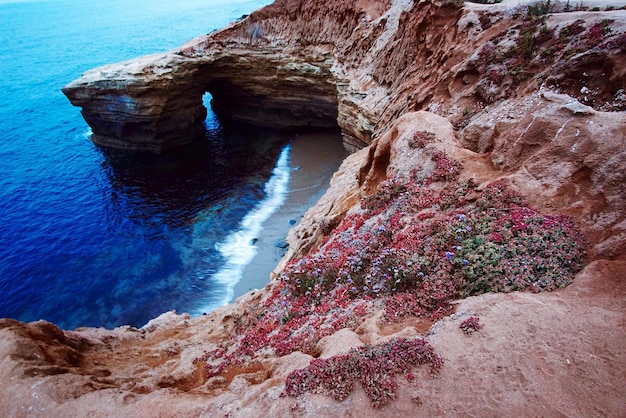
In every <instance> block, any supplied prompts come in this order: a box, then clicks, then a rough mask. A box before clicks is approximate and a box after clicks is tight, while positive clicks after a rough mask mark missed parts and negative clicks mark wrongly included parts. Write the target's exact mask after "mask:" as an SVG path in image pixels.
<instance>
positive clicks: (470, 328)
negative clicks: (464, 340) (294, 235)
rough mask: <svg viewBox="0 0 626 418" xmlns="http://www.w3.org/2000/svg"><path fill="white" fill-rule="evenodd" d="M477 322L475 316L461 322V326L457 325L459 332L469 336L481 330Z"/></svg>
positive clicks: (477, 319) (478, 319)
mask: <svg viewBox="0 0 626 418" xmlns="http://www.w3.org/2000/svg"><path fill="white" fill-rule="evenodd" d="M479 321H480V318H478V317H477V316H470V317H469V318H467V319H466V320H465V321H463V322H461V325H459V328H461V330H462V331H463V332H464V333H465V334H467V335H469V334H471V333H472V332H474V331H478V330H479V329H481V328H482V326H481V325H480V322H479Z"/></svg>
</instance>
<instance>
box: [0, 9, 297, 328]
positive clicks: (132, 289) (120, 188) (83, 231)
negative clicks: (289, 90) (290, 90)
mask: <svg viewBox="0 0 626 418" xmlns="http://www.w3.org/2000/svg"><path fill="white" fill-rule="evenodd" d="M269 2H270V1H269V0H264V1H259V0H257V1H252V0H241V1H236V0H235V1H233V0H229V1H226V0H175V1H158V0H109V1H106V2H103V1H100V0H59V1H26V2H13V3H11V2H6V1H2V0H0V28H1V29H0V57H1V59H0V92H1V94H2V98H1V99H0V139H1V143H0V317H12V318H16V319H19V320H22V321H33V320H38V319H46V320H49V321H53V322H55V323H57V324H59V325H60V326H62V327H65V328H75V327H79V326H106V327H114V326H118V325H122V324H130V325H134V326H141V325H143V324H144V323H145V322H146V321H148V320H149V319H150V318H152V317H154V316H156V315H158V314H160V313H161V312H163V311H164V310H167V309H177V310H178V311H191V312H193V311H194V310H197V309H201V308H202V309H210V308H211V307H217V306H219V305H221V304H224V303H225V302H228V300H229V298H230V297H231V296H232V295H231V294H230V293H229V291H230V290H229V286H230V287H232V283H226V282H224V278H223V274H222V275H221V276H220V272H221V270H220V269H223V268H225V266H226V267H227V266H228V263H229V261H232V260H229V257H233V254H234V256H237V251H236V249H235V251H233V248H232V247H233V245H236V241H237V239H244V240H245V239H248V237H249V235H250V234H252V235H251V236H253V234H255V233H258V231H257V229H255V228H257V227H258V224H259V222H260V221H262V220H263V219H264V218H266V217H267V216H269V214H270V213H271V211H272V210H274V209H275V208H276V207H277V206H278V205H280V203H281V198H282V197H281V196H283V195H284V189H285V187H286V183H285V181H288V175H289V174H288V173H289V164H288V163H289V147H288V146H287V144H288V141H289V138H288V137H287V136H286V135H285V134H280V133H275V132H270V131H267V132H266V131H260V130H259V129H249V130H246V129H245V128H242V127H230V126H228V125H224V124H220V123H219V121H217V120H216V119H215V117H214V116H213V115H212V114H211V113H210V114H209V117H208V119H207V135H206V140H205V141H200V142H198V143H196V144H194V145H193V146H191V147H187V148H185V149H183V150H180V151H178V152H176V153H174V154H169V155H166V156H160V157H155V156H141V155H128V154H124V153H116V152H111V151H105V150H102V149H100V148H98V147H96V146H95V145H93V144H92V143H91V141H89V139H88V135H89V130H88V127H87V125H86V124H85V122H84V121H83V119H82V117H81V116H80V111H79V109H77V108H74V107H72V106H71V105H70V103H69V101H68V100H67V99H66V98H65V97H64V96H63V94H62V93H61V90H60V89H61V87H62V86H63V85H64V84H66V83H68V82H70V81H71V80H73V79H75V78H77V77H79V76H80V74H81V73H82V72H84V71H86V70H88V69H90V68H93V67H96V66H98V65H102V64H106V63H111V62H118V61H122V60H126V59H130V58H133V57H135V56H139V55H145V54H149V53H154V52H160V51H164V50H167V49H170V48H173V47H176V46H178V45H180V44H181V43H183V42H184V41H186V40H189V39H191V38H193V37H195V36H198V35H201V34H203V33H207V32H210V31H212V30H214V29H217V28H219V27H222V26H224V25H226V24H227V23H229V22H230V21H232V20H234V19H236V18H238V17H240V16H241V15H242V14H247V13H250V12H251V11H252V10H254V9H256V8H259V7H260V6H262V5H264V4H267V3H269ZM246 222H247V223H246ZM234 232H236V233H235V234H234ZM246 234H248V235H246ZM229 247H230V248H229ZM229 251H230V252H229ZM222 273H223V271H222ZM207 307H208V308H207Z"/></svg>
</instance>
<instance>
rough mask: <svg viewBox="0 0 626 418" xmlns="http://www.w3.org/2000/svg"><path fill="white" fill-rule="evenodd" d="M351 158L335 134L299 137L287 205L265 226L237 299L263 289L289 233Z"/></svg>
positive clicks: (311, 134) (283, 252)
mask: <svg viewBox="0 0 626 418" xmlns="http://www.w3.org/2000/svg"><path fill="white" fill-rule="evenodd" d="M347 155H348V152H347V151H346V150H345V149H344V148H343V145H342V143H341V136H340V135H339V133H334V132H326V131H321V132H309V133H302V134H300V135H298V136H297V137H296V138H295V139H294V142H293V145H292V148H291V167H292V170H291V177H290V179H289V194H288V195H287V199H286V200H285V203H284V204H283V205H282V206H281V207H280V208H279V209H278V210H277V211H276V212H275V213H274V214H273V215H272V216H271V218H270V219H269V220H267V221H266V222H265V224H264V225H263V232H262V234H261V236H259V237H258V241H257V242H256V247H257V254H256V256H255V257H254V259H253V260H252V262H251V263H250V264H249V265H248V266H247V267H246V268H245V269H244V271H243V278H242V279H241V281H240V282H239V283H237V285H236V286H235V296H234V298H235V299H236V298H238V297H239V296H241V295H243V294H244V293H246V292H248V291H250V290H253V289H261V288H262V287H264V286H265V285H266V284H267V283H268V282H269V280H270V274H271V272H272V271H273V270H274V269H275V268H276V265H277V264H278V261H279V260H280V259H281V258H282V257H283V255H284V254H285V250H286V248H285V245H286V242H285V238H286V237H287V232H288V231H289V229H290V228H291V227H292V226H293V225H295V224H297V223H298V222H300V219H301V218H302V216H303V215H304V213H305V212H306V211H307V210H308V209H309V208H310V207H312V206H313V205H315V203H316V202H317V201H318V200H319V198H320V197H321V196H322V195H323V194H324V192H325V191H326V189H327V188H328V183H329V181H330V179H331V177H332V175H333V173H334V172H335V171H337V168H338V167H339V165H340V164H341V162H342V161H343V159H344V158H345V157H346V156H347Z"/></svg>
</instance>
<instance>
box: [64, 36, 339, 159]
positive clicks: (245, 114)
mask: <svg viewBox="0 0 626 418" xmlns="http://www.w3.org/2000/svg"><path fill="white" fill-rule="evenodd" d="M185 53H187V54H188V53H189V51H185V50H182V51H172V52H169V53H165V54H159V55H152V56H147V57H142V58H139V59H136V60H133V61H128V62H123V63H119V64H113V65H108V66H105V67H100V68H96V69H94V70H91V71H89V72H87V73H85V74H83V76H82V77H81V78H79V79H78V80H75V81H73V82H72V83H70V84H68V85H67V86H65V87H64V88H63V92H64V93H65V94H66V95H67V97H68V98H69V99H70V101H71V102H72V103H73V104H74V105H76V106H80V107H82V114H83V117H84V118H85V120H86V122H87V123H88V124H89V125H90V127H91V128H92V131H93V137H92V139H93V141H94V142H95V143H97V144H99V145H102V146H105V147H111V148H121V149H127V150H135V151H148V152H162V151H164V150H167V149H169V148H174V147H177V146H181V145H184V144H187V143H189V142H191V141H193V140H195V139H196V138H197V137H198V136H201V135H202V133H203V132H204V120H205V118H206V108H205V107H204V104H203V101H202V97H203V95H204V93H206V92H209V93H211V95H212V97H213V100H212V105H213V107H214V109H215V110H216V112H217V113H218V114H219V115H220V116H223V117H226V118H229V119H232V120H235V121H240V122H245V123H250V124H254V125H260V126H268V127H281V128H286V127H289V128H291V127H296V128H297V127H333V126H337V90H336V88H335V86H334V83H333V76H332V74H331V73H330V66H331V64H332V58H331V57H330V54H321V55H320V54H312V55H309V56H306V57H304V56H303V57H294V56H282V55H281V54H276V53H275V52H272V51H270V52H266V51H254V50H243V49H237V48H229V49H224V50H222V51H218V52H217V53H216V54H214V55H212V56H211V57H210V59H206V57H204V56H203V57H202V58H201V59H198V58H194V57H187V56H185V55H184V54H185Z"/></svg>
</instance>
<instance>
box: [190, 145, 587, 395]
mask: <svg viewBox="0 0 626 418" xmlns="http://www.w3.org/2000/svg"><path fill="white" fill-rule="evenodd" d="M418 139H419V140H420V141H419V146H423V145H424V144H422V142H425V141H422V139H424V138H418ZM425 139H428V138H425ZM432 160H433V161H434V162H435V167H434V168H433V170H432V173H431V175H430V176H428V177H426V178H423V174H422V177H421V178H420V177H419V176H418V175H417V174H415V173H413V174H412V175H411V176H406V177H394V178H389V179H387V180H386V181H384V182H382V183H381V184H380V185H379V187H378V189H377V191H376V192H375V193H374V194H372V195H370V196H368V197H366V198H364V199H363V201H362V204H361V210H360V211H359V212H357V213H355V214H352V215H350V216H347V217H346V218H345V219H344V220H343V221H342V222H341V223H340V224H339V225H338V226H337V227H336V228H335V229H334V230H333V231H332V232H331V233H330V234H329V236H328V238H327V240H326V241H325V242H324V243H323V244H322V245H321V246H320V247H319V248H318V249H317V250H316V251H315V252H313V253H312V254H310V255H308V256H307V257H305V258H302V259H299V260H294V261H292V262H291V263H290V264H289V265H287V266H286V268H285V269H284V271H283V273H282V274H281V276H280V281H279V283H278V284H277V285H275V286H274V287H273V290H272V292H271V293H270V294H269V295H268V296H267V297H265V299H264V300H263V301H262V302H260V303H258V304H257V305H253V306H250V307H249V308H248V311H247V313H246V315H243V316H242V317H241V318H238V319H237V330H236V334H235V336H234V337H233V339H232V341H228V342H227V343H222V344H219V345H217V346H215V347H214V348H213V349H212V350H210V351H207V352H206V353H205V355H204V356H202V357H201V358H199V359H198V361H204V362H206V369H207V372H208V375H209V377H211V376H215V375H218V374H220V373H221V372H222V371H224V369H225V368H226V367H228V366H231V365H233V364H237V363H241V362H247V361H250V360H253V359H255V358H257V357H259V356H261V355H276V356H283V355H286V354H289V353H291V352H294V351H302V352H304V353H309V354H315V346H316V344H317V342H318V341H319V340H320V339H321V338H323V337H325V336H327V335H331V334H333V333H334V332H336V331H338V330H339V329H342V328H346V327H347V328H351V329H355V328H356V327H357V326H358V325H359V324H360V323H361V322H362V321H363V320H364V319H365V318H366V317H367V315H368V314H370V313H373V312H374V311H376V310H380V309H384V320H386V321H397V320H399V319H401V318H403V317H406V316H409V315H411V316H416V317H419V316H427V317H430V318H438V317H440V316H442V315H444V314H445V313H446V312H447V311H448V308H449V305H450V302H451V301H452V300H454V299H458V298H460V297H466V296H470V295H476V294H480V293H484V292H510V291H515V290H531V291H535V292H537V291H542V290H552V289H555V288H558V287H563V286H566V285H567V284H569V283H570V282H571V281H572V279H573V277H574V274H575V273H576V272H578V271H579V270H580V269H582V267H583V262H584V255H585V251H584V242H583V238H582V235H581V234H580V232H579V231H578V230H577V229H576V228H575V226H574V225H573V224H572V223H571V221H570V220H569V219H568V218H566V217H562V216H552V215H542V214H540V213H538V212H537V211H536V210H534V209H532V208H530V207H528V206H527V205H526V204H525V202H524V199H523V198H522V197H521V196H520V195H518V194H516V193H514V192H513V191H512V190H510V189H509V188H507V187H506V186H505V185H503V184H500V183H494V184H491V185H489V186H488V187H486V188H485V189H484V190H477V188H476V185H475V184H473V183H472V181H470V180H459V179H458V176H459V173H460V170H461V169H462V165H461V164H460V163H459V162H458V161H455V160H453V159H451V158H450V157H448V156H446V155H445V154H444V153H441V152H435V153H433V155H432ZM476 196H478V197H476ZM416 346H419V347H420V349H419V350H418V351H421V352H423V353H422V354H423V355H424V356H425V357H424V356H421V355H420V356H421V357H420V356H418V357H419V358H420V359H421V360H419V361H418V360H415V361H401V362H397V363H396V364H395V365H393V367H392V366H389V367H387V366H384V367H383V366H381V365H380V364H383V363H384V364H393V363H394V362H396V361H397V359H399V358H403V357H404V358H410V357H407V356H409V355H410V354H411V353H414V352H415V350H416V348H415V347H416ZM362 350H365V351H362ZM362 350H361V351H359V350H356V351H352V352H351V353H350V354H349V355H347V356H340V357H338V358H331V359H326V360H323V361H322V360H315V361H314V362H312V363H311V366H309V367H308V368H307V369H304V370H300V371H295V372H293V373H292V374H291V375H290V376H289V378H288V380H287V387H286V392H285V393H286V394H287V395H297V394H299V393H302V392H303V391H306V390H319V388H325V390H326V391H328V393H330V394H331V395H332V396H334V397H335V398H336V399H344V398H345V397H346V396H348V395H349V393H350V392H351V390H352V387H353V385H354V382H356V381H358V382H360V383H361V384H362V385H363V387H364V388H365V390H366V392H367V393H368V394H369V395H370V397H371V399H372V403H373V405H375V406H380V405H383V404H385V403H386V402H388V401H389V400H391V399H393V398H394V396H395V388H396V387H397V384H396V383H395V380H394V375H395V374H398V373H409V372H410V370H411V368H413V367H415V366H417V365H419V364H424V363H429V364H430V365H431V368H432V370H433V371H436V370H438V368H440V367H441V364H442V362H441V359H440V358H439V357H438V356H437V355H436V353H434V352H432V348H431V347H430V346H429V345H428V343H427V342H426V341H424V340H421V339H415V340H412V341H411V340H407V341H395V342H391V343H387V345H381V346H378V347H369V346H368V347H367V348H364V349H362ZM367 350H369V351H367ZM366 351H367V352H369V353H378V354H375V355H374V354H371V355H370V354H368V355H365V354H364V353H365V352H366ZM382 353H387V354H382ZM389 353H393V355H391V354H389ZM424 353H425V354H424ZM411 355H413V354H411ZM364 356H365V357H367V361H366V362H365V363H363V364H362V363H360V362H361V361H362V359H363V357H364ZM389 356H391V357H393V359H391V357H389ZM374 363H380V364H379V365H378V366H373V364H374ZM372 367H375V368H376V370H378V376H383V377H384V378H382V380H379V381H378V383H375V382H374V381H373V380H372V382H369V381H368V380H367V379H368V377H367V376H369V374H368V373H369V372H368V370H371V368H372ZM381 367H382V368H381ZM329 370H333V371H335V372H333V373H329ZM337 370H343V372H341V373H339V374H337V373H336V371H337ZM372 373H373V372H372ZM337 376H341V379H339V380H337ZM329 379H330V380H329ZM381 382H382V383H381ZM383 383H384V385H383ZM377 384H378V385H379V387H378V388H376V387H375V386H376V385H377ZM380 385H383V386H384V387H383V386H380Z"/></svg>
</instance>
